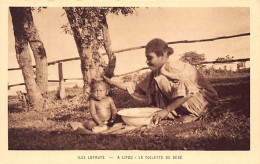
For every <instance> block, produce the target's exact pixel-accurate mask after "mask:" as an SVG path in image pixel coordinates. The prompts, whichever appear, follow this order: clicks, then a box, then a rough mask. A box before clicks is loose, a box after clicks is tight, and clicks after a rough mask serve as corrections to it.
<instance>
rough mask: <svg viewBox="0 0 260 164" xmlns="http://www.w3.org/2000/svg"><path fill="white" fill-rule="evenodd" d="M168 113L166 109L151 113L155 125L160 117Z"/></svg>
mask: <svg viewBox="0 0 260 164" xmlns="http://www.w3.org/2000/svg"><path fill="white" fill-rule="evenodd" d="M168 114H169V111H168V110H166V109H163V110H160V111H158V112H155V113H154V115H153V122H154V124H155V125H157V124H158V123H159V122H160V121H161V120H162V119H164V118H166V117H167V116H168Z"/></svg>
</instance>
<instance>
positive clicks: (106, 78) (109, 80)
mask: <svg viewBox="0 0 260 164" xmlns="http://www.w3.org/2000/svg"><path fill="white" fill-rule="evenodd" d="M102 77H103V78H104V80H105V81H106V82H107V83H109V84H110V82H111V79H110V78H108V77H106V76H105V75H103V76H102Z"/></svg>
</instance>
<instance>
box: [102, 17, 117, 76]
mask: <svg viewBox="0 0 260 164" xmlns="http://www.w3.org/2000/svg"><path fill="white" fill-rule="evenodd" d="M102 31H103V39H104V48H105V50H106V53H107V55H108V65H107V68H106V69H105V75H106V76H108V77H110V78H111V77H113V76H114V70H115V67H116V56H115V54H114V52H113V51H112V48H111V40H110V36H109V32H108V24H107V21H106V16H105V14H103V20H102Z"/></svg>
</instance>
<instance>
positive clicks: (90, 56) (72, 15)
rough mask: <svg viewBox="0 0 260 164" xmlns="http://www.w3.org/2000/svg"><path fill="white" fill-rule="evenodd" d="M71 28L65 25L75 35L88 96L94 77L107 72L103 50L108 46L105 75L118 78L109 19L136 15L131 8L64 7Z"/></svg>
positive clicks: (67, 30) (66, 29) (85, 90)
mask: <svg viewBox="0 0 260 164" xmlns="http://www.w3.org/2000/svg"><path fill="white" fill-rule="evenodd" d="M64 10H65V12H66V15H67V18H68V20H69V24H70V28H69V27H68V26H63V27H64V29H65V32H67V33H71V34H73V37H74V40H75V42H76V45H77V49H78V53H79V56H80V59H81V71H82V74H83V81H84V87H83V88H84V93H87V94H89V92H90V88H89V85H90V83H91V80H92V79H93V78H100V76H101V74H102V73H103V71H104V64H103V63H102V61H101V56H100V53H99V51H98V50H99V49H100V48H102V47H104V48H105V50H106V53H107V55H108V59H109V63H108V66H107V68H105V74H106V75H107V76H109V77H112V76H113V75H114V69H115V64H116V57H115V55H114V53H113V51H112V49H111V41H110V36H109V32H108V25H107V20H106V16H107V14H109V13H113V14H116V15H118V14H123V15H125V16H127V15H128V14H131V13H133V10H134V8H131V7H64Z"/></svg>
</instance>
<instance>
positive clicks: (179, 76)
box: [127, 60, 218, 116]
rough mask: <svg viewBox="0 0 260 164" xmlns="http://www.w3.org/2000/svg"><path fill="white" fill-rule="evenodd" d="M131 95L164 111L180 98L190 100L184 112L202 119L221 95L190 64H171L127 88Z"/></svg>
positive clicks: (170, 62) (183, 106) (184, 104)
mask: <svg viewBox="0 0 260 164" xmlns="http://www.w3.org/2000/svg"><path fill="white" fill-rule="evenodd" d="M127 90H128V92H129V94H130V95H131V96H132V97H134V98H135V99H138V100H143V101H149V103H150V104H151V105H154V106H156V107H159V108H162V109H164V108H165V107H167V106H168V105H169V104H170V103H171V102H173V101H175V100H176V98H178V97H188V96H191V98H189V99H188V101H186V102H185V103H183V104H182V108H185V109H187V111H189V112H190V113H191V114H194V115H196V116H200V115H201V114H203V113H204V112H206V110H207V107H208V106H209V105H210V104H214V103H215V102H216V101H217V98H218V95H217V92H216V91H215V89H214V88H213V87H212V86H211V84H210V83H208V82H207V80H206V79H205V78H204V77H203V76H202V75H201V74H200V73H199V72H198V71H197V70H196V69H195V68H194V67H193V66H191V65H190V64H188V63H184V62H182V61H177V60H168V61H167V63H165V64H164V65H163V66H162V68H161V69H160V70H159V71H158V72H157V73H156V72H151V73H149V74H148V75H147V76H146V77H145V79H143V80H142V81H140V82H139V83H137V84H133V83H131V84H128V85H127Z"/></svg>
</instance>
